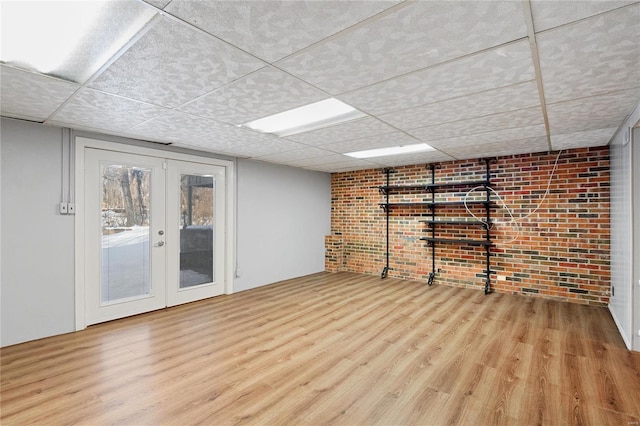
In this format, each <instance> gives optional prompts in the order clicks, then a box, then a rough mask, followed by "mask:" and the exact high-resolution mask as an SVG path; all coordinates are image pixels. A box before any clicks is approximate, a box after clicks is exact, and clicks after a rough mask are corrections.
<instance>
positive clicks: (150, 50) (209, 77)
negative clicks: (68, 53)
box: [91, 18, 264, 107]
mask: <svg viewBox="0 0 640 426" xmlns="http://www.w3.org/2000/svg"><path fill="white" fill-rule="evenodd" d="M263 66H264V63H262V62H261V61H259V60H257V59H255V58H253V57H251V56H249V55H247V54H246V53H244V52H242V51H240V50H238V49H235V48H234V47H231V46H229V45H228V44H226V43H223V42H221V41H219V40H217V39H214V38H213V37H209V36H207V35H204V34H201V33H199V32H197V31H196V30H193V29H190V28H187V27H186V26H184V25H181V24H179V23H176V22H173V21H170V20H168V19H166V18H163V19H162V20H161V21H160V22H159V23H158V24H157V25H155V26H154V27H153V28H152V29H151V30H149V32H148V33H147V34H145V36H144V37H142V38H141V39H140V40H139V41H138V42H137V43H136V44H134V45H133V46H132V47H131V48H130V49H129V50H127V52H126V53H124V54H123V55H122V56H121V57H120V59H118V60H117V61H116V62H115V63H114V64H113V65H111V66H110V67H109V68H108V69H107V70H106V71H105V72H104V73H102V74H101V75H100V77H98V79H97V80H96V81H94V82H93V83H92V84H91V87H92V88H95V89H98V90H101V91H104V92H108V93H113V94H117V95H120V96H124V97H127V98H131V99H136V100H139V101H143V102H148V103H152V104H156V105H161V106H166V107H176V106H179V105H182V104H183V103H185V102H187V101H190V100H193V99H195V98H196V97H198V96H201V95H203V94H205V93H208V92H210V91H212V90H213V89H216V88H218V87H220V86H222V85H223V84H226V83H229V82H230V81H232V80H235V79H237V78H239V77H242V76H244V75H246V74H248V73H250V72H253V71H255V70H257V69H259V68H261V67H263Z"/></svg>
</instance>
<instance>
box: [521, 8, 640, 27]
mask: <svg viewBox="0 0 640 426" xmlns="http://www.w3.org/2000/svg"><path fill="white" fill-rule="evenodd" d="M639 4H640V1H637V2H634V3H631V4H627V5H624V6H619V7H616V8H614V9H609V10H605V11H604V12H600V13H596V14H595V15H591V16H586V17H584V18H580V19H578V20H575V21H571V22H565V23H564V24H560V25H557V26H555V27H551V28H546V29H544V30H540V31H536V32H535V33H536V34H544V33H546V32H548V31H554V30H557V29H561V28H565V27H568V26H571V25H575V24H580V23H583V22H584V21H588V20H590V19H593V18H598V17H600V16H603V15H607V14H609V13H613V12H617V11H619V10H620V9H625V8H629V9H630V8H632V7H635V6H638V5H639ZM534 27H535V25H534Z"/></svg>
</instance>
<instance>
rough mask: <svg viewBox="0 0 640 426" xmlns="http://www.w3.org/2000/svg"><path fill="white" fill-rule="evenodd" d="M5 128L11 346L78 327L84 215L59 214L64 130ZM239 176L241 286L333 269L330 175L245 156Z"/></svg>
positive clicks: (4, 291)
mask: <svg viewBox="0 0 640 426" xmlns="http://www.w3.org/2000/svg"><path fill="white" fill-rule="evenodd" d="M0 127H1V135H0V136H1V137H0V158H1V160H0V161H1V164H0V166H1V168H0V196H1V203H0V205H1V208H2V211H1V213H0V233H1V235H2V238H1V240H2V244H1V245H0V271H1V272H0V280H1V281H0V304H1V313H0V323H1V328H0V331H1V336H0V345H1V346H8V345H12V344H15V343H20V342H24V341H29V340H34V339H39V338H43V337H48V336H53V335H56V334H62V333H67V332H71V331H74V328H75V317H74V316H75V306H74V291H75V288H74V216H62V215H60V214H58V210H57V209H58V203H60V201H61V196H62V172H63V167H62V138H63V134H62V129H59V128H55V127H46V126H42V125H39V124H34V123H28V122H22V121H18V120H10V119H4V118H3V119H2V121H1V123H0ZM92 137H94V138H99V137H97V136H95V135H94V136H92ZM107 139H108V137H107ZM131 143H132V144H136V145H139V143H138V142H134V141H132V142H131ZM168 149H169V150H175V149H171V148H168ZM182 151H184V150H182ZM189 153H191V154H194V152H189ZM205 155H207V156H211V154H205ZM236 174H237V176H238V185H237V188H236V189H237V194H236V197H237V223H236V227H237V240H236V247H237V262H239V266H240V272H241V276H240V277H239V278H237V279H236V280H235V281H234V290H235V291H236V292H237V291H242V290H247V289H250V288H254V287H259V286H262V285H266V284H271V283H273V282H276V281H279V280H283V279H288V278H294V277H300V276H304V275H308V274H312V273H315V272H320V271H323V270H324V236H325V235H326V234H328V233H329V229H330V220H331V182H330V175H329V174H327V173H320V172H313V171H308V170H302V169H295V168H291V167H284V166H277V165H272V164H267V163H261V162H253V161H244V160H240V161H238V169H237V170H236Z"/></svg>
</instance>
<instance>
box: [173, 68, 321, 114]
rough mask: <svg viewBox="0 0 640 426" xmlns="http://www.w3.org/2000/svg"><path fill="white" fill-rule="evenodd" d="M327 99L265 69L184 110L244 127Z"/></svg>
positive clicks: (280, 73)
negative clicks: (250, 122) (243, 125)
mask: <svg viewBox="0 0 640 426" xmlns="http://www.w3.org/2000/svg"><path fill="white" fill-rule="evenodd" d="M326 97H327V95H326V94H325V93H323V92H321V91H319V90H317V89H316V88H314V87H313V86H311V85H309V84H307V83H304V82H302V81H300V80H298V79H297V78H294V77H291V76H290V75H288V74H286V73H283V72H282V71H279V70H276V69H274V68H271V67H265V68H263V69H260V70H258V71H256V72H254V73H252V74H250V75H247V76H245V77H242V78H240V79H238V80H236V81H234V82H233V83H231V84H229V85H227V86H224V87H221V88H220V89H217V90H215V91H214V92H213V93H211V94H208V95H205V96H203V97H202V98H199V99H197V100H196V101H194V102H191V103H189V104H187V105H185V106H183V107H181V108H180V110H182V111H185V112H189V113H191V114H195V115H199V116H201V117H205V118H212V119H215V120H218V121H224V122H226V123H229V124H243V123H246V122H248V121H251V120H255V119H258V118H261V117H265V116H268V115H271V114H275V113H278V112H281V111H286V110H289V109H292V108H296V107H299V106H302V105H307V104H310V103H313V102H316V101H319V100H321V99H325V98H326Z"/></svg>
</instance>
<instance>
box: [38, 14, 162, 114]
mask: <svg viewBox="0 0 640 426" xmlns="http://www.w3.org/2000/svg"><path fill="white" fill-rule="evenodd" d="M160 19H161V18H160V15H157V14H156V15H155V16H154V17H153V18H151V19H150V20H149V22H147V23H146V24H145V26H144V27H142V28H141V29H140V31H138V32H137V33H136V34H135V35H134V36H133V37H131V39H130V40H129V41H128V42H127V43H126V44H125V45H124V46H122V47H121V48H120V49H118V51H117V52H116V53H114V54H113V56H111V58H109V60H108V61H107V62H105V63H104V64H103V65H102V66H101V67H100V68H98V70H97V71H96V72H95V73H93V75H92V76H91V77H89V78H88V79H87V81H85V82H84V83H82V84H81V85H80V87H78V89H76V91H75V92H73V93H72V94H71V96H69V97H68V98H67V99H66V100H65V101H64V102H63V103H62V104H61V105H60V106H58V108H56V110H55V111H54V112H53V113H52V114H51V115H49V117H48V118H47V119H46V120H44V122H43V123H44V124H49V122H50V121H51V120H53V119H54V118H55V116H56V114H58V113H59V112H60V111H61V110H62V108H64V107H65V106H66V105H67V104H68V103H69V102H71V100H72V99H74V98H75V97H76V96H77V95H78V94H79V93H80V92H81V91H82V90H83V89H85V88H86V87H88V86H89V85H90V84H91V83H93V82H94V81H95V80H96V79H97V78H98V77H99V76H100V75H101V74H102V73H103V72H105V71H106V69H107V68H109V67H110V66H111V65H113V63H114V62H115V61H117V60H118V59H120V57H121V56H122V55H124V54H125V52H126V51H127V50H129V49H130V48H131V46H133V45H134V44H136V43H137V42H138V40H140V39H141V38H142V37H144V35H145V34H147V33H148V32H149V31H150V30H151V29H152V28H153V27H155V26H156V25H157V24H158V22H160ZM76 84H77V83H76Z"/></svg>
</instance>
